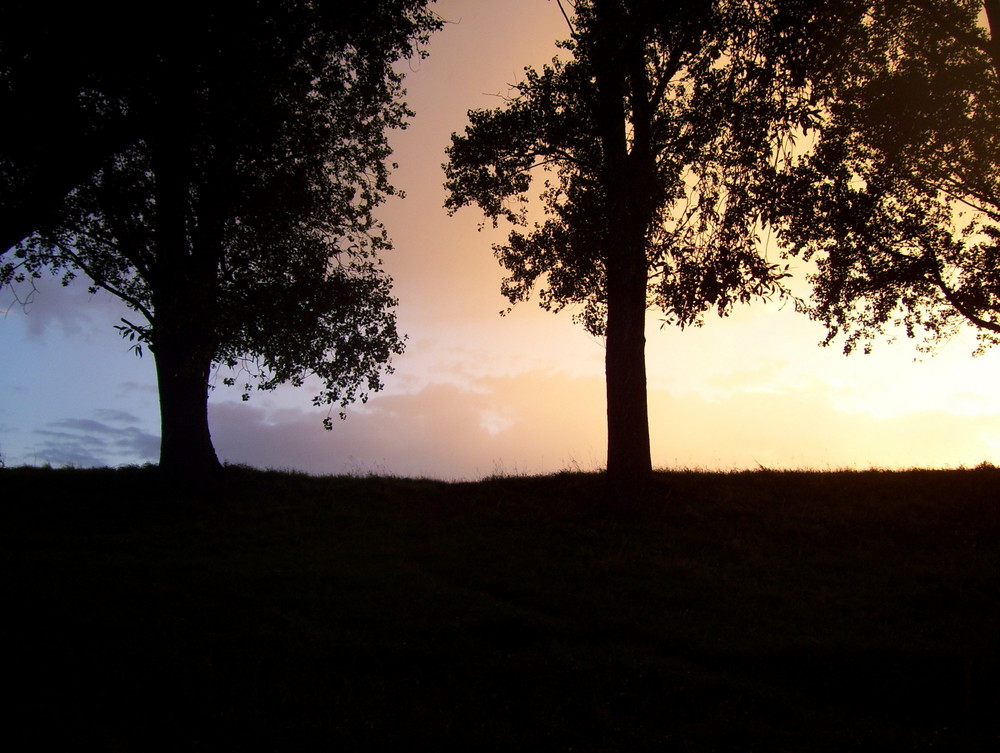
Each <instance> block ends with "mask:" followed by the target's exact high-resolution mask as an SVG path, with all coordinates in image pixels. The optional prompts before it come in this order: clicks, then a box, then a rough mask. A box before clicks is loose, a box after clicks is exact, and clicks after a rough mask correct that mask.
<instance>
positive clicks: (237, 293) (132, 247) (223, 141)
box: [0, 0, 438, 407]
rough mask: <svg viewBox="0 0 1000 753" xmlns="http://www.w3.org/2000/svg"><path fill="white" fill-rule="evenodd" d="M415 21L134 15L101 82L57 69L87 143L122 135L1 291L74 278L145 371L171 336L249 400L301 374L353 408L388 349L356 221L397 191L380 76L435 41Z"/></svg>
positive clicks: (416, 9) (214, 12) (269, 7)
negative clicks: (106, 134) (99, 295)
mask: <svg viewBox="0 0 1000 753" xmlns="http://www.w3.org/2000/svg"><path fill="white" fill-rule="evenodd" d="M425 4H426V0H389V1H387V2H380V3H375V4H369V5H365V6H364V7H361V5H360V4H348V3H339V2H334V3H324V2H319V3H313V2H304V1H303V2H292V3H288V2H270V1H267V0H262V1H261V2H256V3H251V4H248V5H246V6H245V7H242V8H241V9H240V11H239V13H233V12H231V10H229V9H227V8H224V7H223V6H222V5H221V4H217V3H213V2H207V3H204V2H203V3H198V4H197V5H194V4H192V5H190V6H185V7H183V8H178V7H177V6H176V5H175V4H166V3H163V4H155V5H153V6H152V7H151V8H149V9H148V12H149V13H150V14H152V15H151V17H150V19H149V21H148V28H149V33H148V34H144V35H143V45H142V48H141V49H136V48H135V46H134V45H131V44H129V43H127V42H125V43H123V45H122V46H121V47H120V48H118V51H119V52H121V53H122V54H123V55H125V56H126V57H125V59H124V60H119V61H117V62H118V65H117V67H116V68H115V69H114V70H110V71H106V70H98V71H96V72H94V73H93V74H92V75H90V76H89V78H87V79H86V80H84V81H82V82H80V81H78V80H76V79H74V78H73V72H72V71H70V70H67V71H64V72H63V73H64V75H65V79H66V81H68V82H69V84H70V85H72V86H73V96H74V98H75V101H76V107H77V109H78V110H79V111H80V113H82V114H80V115H78V119H82V120H84V121H85V127H86V128H90V129H91V130H99V129H100V128H103V127H105V126H106V124H107V123H108V122H128V123H129V124H130V130H129V133H130V135H131V136H132V137H131V138H129V139H128V140H127V143H125V144H124V145H123V146H122V147H121V148H115V149H110V150H108V151H107V152H105V153H103V154H102V155H101V159H100V160H99V162H98V164H97V166H96V169H94V170H93V171H92V172H89V173H87V174H86V175H84V176H83V179H82V180H81V181H80V182H79V183H77V184H75V185H74V187H73V189H72V191H71V192H70V193H69V195H68V196H67V197H66V198H65V201H63V202H62V203H61V204H60V205H59V206H58V207H57V209H58V212H57V216H56V218H55V220H54V221H52V222H49V223H47V224H45V225H44V226H41V227H36V228H34V229H35V230H36V231H37V232H35V233H34V234H33V235H31V236H30V237H29V238H28V239H27V240H26V241H24V242H23V243H21V244H20V245H19V246H17V247H16V248H15V249H14V250H13V252H12V253H11V254H10V256H9V258H8V259H7V260H5V261H4V263H3V265H2V267H0V283H5V284H6V283H12V282H16V281H25V280H30V278H32V277H37V276H38V275H40V274H42V273H43V271H51V272H57V273H59V274H61V275H62V279H63V282H64V283H68V282H69V281H71V280H72V279H73V278H74V276H75V275H76V274H78V273H79V272H82V273H84V274H85V275H86V276H87V277H89V278H90V280H91V285H92V289H97V288H102V289H105V290H107V291H110V292H111V293H113V294H114V295H116V296H118V297H119V298H121V299H122V300H123V301H124V302H125V303H126V304H127V305H128V306H129V307H130V308H132V309H133V310H134V311H136V312H138V314H139V315H140V316H141V319H140V320H138V321H123V324H122V326H121V327H119V330H120V332H121V334H122V335H123V336H124V337H126V338H128V339H129V340H130V341H131V342H133V345H134V346H140V347H141V345H144V344H148V345H149V346H150V347H151V348H152V350H153V351H154V353H155V354H157V355H158V356H159V355H160V352H159V350H158V349H162V348H163V347H165V343H166V339H167V337H168V335H169V337H170V338H172V339H173V340H177V339H179V337H180V336H181V335H183V336H184V337H187V338H188V339H189V341H190V343H191V346H190V347H191V348H192V349H195V350H197V349H200V350H204V351H205V352H206V353H207V355H208V357H209V358H210V359H211V361H213V362H215V363H217V364H224V365H227V366H230V367H238V368H240V369H241V372H242V373H241V376H243V375H245V376H246V377H247V379H248V380H249V381H250V382H254V383H255V384H256V386H257V387H258V388H260V389H273V388H274V387H276V386H277V385H279V384H282V383H291V384H294V385H301V384H302V383H303V381H304V379H305V378H306V377H307V376H309V375H316V376H318V377H319V378H320V379H321V381H322V383H323V387H322V389H321V392H320V394H319V395H318V396H317V397H316V398H315V402H316V403H318V404H326V405H338V406H341V407H343V406H346V405H347V404H348V403H349V402H351V401H353V400H355V399H358V398H361V399H364V397H365V395H366V394H367V393H368V392H369V391H372V390H377V389H379V387H380V386H381V374H382V373H383V372H384V369H385V368H386V367H387V364H388V362H389V360H390V357H391V356H392V355H393V354H398V353H400V352H401V351H402V344H403V343H402V338H401V337H400V335H399V334H398V332H397V330H396V322H395V316H394V314H393V311H392V308H393V306H394V305H395V300H394V298H393V297H392V295H391V280H390V278H389V277H388V276H387V275H386V274H385V272H384V271H383V270H382V269H381V267H380V261H379V257H380V254H381V253H382V252H385V251H387V250H389V249H390V248H391V244H390V241H389V239H388V237H387V235H386V233H385V231H384V229H383V228H382V226H381V225H380V224H379V223H378V222H377V220H376V219H375V217H374V214H373V213H374V210H375V209H376V208H377V207H378V205H379V204H380V203H382V202H383V201H384V199H385V198H386V197H387V196H389V195H392V194H394V193H396V191H395V189H394V188H393V186H392V185H391V183H390V182H389V169H390V165H389V164H388V158H389V156H390V150H389V147H388V145H387V143H386V132H387V131H388V130H389V129H394V128H401V127H404V126H405V122H406V120H407V118H408V117H409V116H410V115H412V113H411V112H410V111H409V110H408V109H407V107H406V105H405V104H404V103H403V101H402V98H401V95H402V93H403V91H402V87H401V79H402V76H401V74H399V73H398V72H396V71H395V70H394V69H393V68H392V65H393V63H394V62H395V61H396V60H397V59H399V58H400V57H401V56H407V55H411V54H414V53H415V52H416V51H417V47H416V45H417V44H419V43H420V42H421V41H425V40H426V36H427V34H428V33H429V32H430V31H431V30H432V29H434V28H436V26H437V23H438V22H437V20H436V18H435V17H434V16H433V15H432V14H431V13H429V12H428V11H426V10H425V8H424V6H425ZM182 11H183V12H182ZM57 21H58V20H57ZM120 36H121V37H124V38H125V39H126V40H127V38H128V37H129V36H130V35H129V34H123V35H120ZM29 52H30V53H31V55H35V56H37V55H42V54H44V50H37V49H36V50H30V51H29ZM29 58H30V55H27V56H22V58H16V59H13V60H12V61H10V62H9V64H8V65H5V67H4V68H3V70H2V75H4V76H5V77H7V76H8V73H9V72H10V71H13V73H10V76H11V77H14V73H16V72H17V71H18V70H19V68H18V67H17V66H18V65H21V67H22V68H23V67H24V66H26V65H27V62H25V61H28V59H29ZM11 80H14V79H13V78H11ZM12 86H13V84H12ZM7 146H8V147H10V151H11V152H14V151H16V149H17V148H18V145H17V144H13V145H7ZM5 150H6V147H5ZM10 164H11V165H13V167H11V168H10V169H11V171H14V168H15V167H18V165H16V164H15V161H14V160H11V161H10ZM22 167H23V166H22ZM30 167H31V166H30V165H29V166H28V167H26V168H24V169H23V170H22V172H30ZM143 320H144V321H143ZM168 328H169V329H170V330H171V331H170V332H169V333H167V329H168ZM177 330H182V331H183V332H181V333H180V334H179V333H178V331H177ZM140 352H141V351H140ZM248 386H249V385H248Z"/></svg>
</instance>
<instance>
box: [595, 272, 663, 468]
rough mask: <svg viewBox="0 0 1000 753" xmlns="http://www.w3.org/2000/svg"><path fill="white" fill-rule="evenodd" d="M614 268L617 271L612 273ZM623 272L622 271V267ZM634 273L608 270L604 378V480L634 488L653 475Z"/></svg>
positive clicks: (641, 291)
mask: <svg viewBox="0 0 1000 753" xmlns="http://www.w3.org/2000/svg"><path fill="white" fill-rule="evenodd" d="M616 267H617V269H616ZM623 267H624V268H623ZM644 272H645V267H642V268H640V269H638V270H636V269H634V265H633V268H632V269H629V268H627V267H626V266H625V265H619V264H612V265H610V266H609V269H608V321H607V329H606V333H605V334H606V353H605V377H606V390H607V400H608V476H609V477H610V478H612V479H613V480H615V481H616V482H620V483H622V484H634V483H638V482H639V481H641V480H643V479H645V478H647V477H648V476H649V475H650V474H651V473H652V458H651V454H650V448H649V413H648V407H647V401H646V335H645V325H646V278H645V274H644Z"/></svg>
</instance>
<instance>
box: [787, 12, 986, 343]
mask: <svg viewBox="0 0 1000 753" xmlns="http://www.w3.org/2000/svg"><path fill="white" fill-rule="evenodd" d="M839 12H840V14H841V19H840V23H839V29H840V33H841V35H842V38H843V49H844V51H845V52H844V54H841V55H829V56H826V57H822V58H817V61H816V62H818V63H821V64H820V65H816V66H815V67H814V68H812V69H811V70H810V74H809V75H810V76H811V77H812V79H813V81H814V90H813V97H814V99H815V101H816V102H817V105H818V107H819V109H820V111H821V113H822V117H821V118H820V119H819V120H818V121H817V123H816V124H815V125H816V126H817V127H818V130H817V131H816V134H817V135H816V137H815V143H814V144H811V148H810V149H809V150H808V151H807V152H806V153H805V154H802V155H799V156H797V157H795V158H794V159H792V160H790V161H789V163H788V166H787V169H786V170H784V171H783V172H782V173H781V175H780V177H779V180H778V184H777V189H776V191H775V214H776V217H775V218H774V219H775V222H776V224H777V226H778V227H779V228H780V231H781V238H782V240H783V241H784V242H785V244H787V246H788V248H789V249H790V252H791V253H792V254H794V255H799V256H802V257H804V258H805V259H807V260H811V261H813V262H815V264H816V273H815V274H814V275H813V278H812V279H813V283H814V296H813V301H812V305H811V312H812V313H813V315H814V316H815V317H817V318H818V319H820V320H822V321H823V322H825V323H826V325H827V327H828V330H829V337H828V340H827V341H828V342H830V341H832V340H833V339H834V338H837V337H838V336H843V338H844V343H845V350H846V351H848V352H850V351H851V350H853V349H854V348H856V347H858V346H861V347H863V348H865V349H869V348H870V347H871V344H872V342H873V340H874V339H875V338H876V337H877V336H878V335H879V334H881V333H889V332H891V330H892V329H893V328H895V327H896V326H902V327H903V328H905V331H906V332H907V334H908V335H909V336H911V337H920V338H922V339H923V345H924V347H933V345H934V344H936V343H938V342H940V341H941V340H942V339H944V338H947V337H949V336H951V335H952V334H954V333H955V332H956V330H957V329H958V327H959V326H960V325H961V324H962V323H963V322H971V323H972V324H973V325H975V327H977V328H978V332H979V335H980V340H981V344H982V345H983V346H984V347H985V346H988V345H991V344H994V343H996V342H997V340H998V338H1000V40H998V39H997V36H996V31H997V24H998V23H1000V3H998V2H997V1H996V0H987V1H986V2H981V1H980V0H909V1H907V2H902V1H901V0H867V1H861V0H859V1H858V2H853V3H846V2H845V3H841V4H840V9H839Z"/></svg>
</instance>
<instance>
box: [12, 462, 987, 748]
mask: <svg viewBox="0 0 1000 753" xmlns="http://www.w3.org/2000/svg"><path fill="white" fill-rule="evenodd" d="M998 499H1000V470H996V469H992V468H985V467H984V468H980V469H973V470H961V471H907V472H879V471H868V472H823V473H812V472H777V471H767V470H761V471H755V472H741V473H730V474H725V473H700V472H673V473H660V474H657V476H656V478H655V479H654V480H653V482H652V483H650V484H649V486H648V487H647V488H645V489H643V490H642V491H641V492H640V493H638V494H636V495H635V496H633V497H630V498H627V499H624V498H619V497H617V496H616V495H615V494H614V492H613V490H610V489H609V488H608V487H607V486H606V485H605V483H604V481H603V479H602V477H601V476H599V475H593V474H568V473H567V474H561V475H557V476H548V477H538V478H528V477H518V478H493V479H488V480H486V481H482V482H478V483H460V484H446V483H439V482H433V481H419V480H406V479H392V478H351V477H347V478H310V477H306V476H300V475H295V474H287V473H277V472H266V473H265V472H257V471H251V470H248V469H242V468H229V469H227V470H226V477H225V478H224V479H223V480H222V481H220V482H218V483H216V484H214V485H211V486H208V487H204V488H199V489H196V490H195V489H177V488H174V489H171V488H170V487H169V486H167V485H164V484H163V483H161V481H160V479H159V477H158V475H157V472H156V469H153V468H147V469H122V470H116V471H113V470H99V471H93V470H92V471H83V470H52V469H28V468H15V469H11V468H8V469H4V470H2V471H0V539H2V547H0V552H2V561H0V573H2V574H0V582H2V592H0V595H2V598H3V602H2V603H3V604H4V612H5V616H4V617H3V618H2V620H0V639H2V641H3V646H4V647H5V648H6V652H5V653H6V658H5V660H4V670H3V675H2V676H3V678H4V684H5V686H6V687H7V688H8V689H12V690H13V691H14V693H13V698H12V699H11V698H9V699H8V701H6V702H5V705H4V716H5V717H6V719H5V720H4V725H3V729H4V737H5V739H7V740H9V741H10V744H9V745H8V746H6V747H7V748H8V749H10V750H36V749H37V750H42V749H47V748H53V747H54V746H56V745H66V744H72V746H73V747H74V748H87V747H91V748H96V749H99V750H108V751H161V750H162V751H175V750H176V751H182V750H183V751H224V750H233V751H236V750H274V751H311V750H324V751H328V750H343V751H367V750H407V751H409V750H424V749H426V750H432V749H433V750H437V751H441V750H462V751H465V750H477V751H481V750H496V751H515V750H524V749H529V748H530V749H542V750H553V751H556V750H565V751H569V750H573V751H646V750H649V751H653V750H656V751H674V750H676V751H741V752H746V751H838V752H839V751H880V752H881V751H887V750H909V751H918V750H932V751H942V750H943V751H963V752H965V751H996V750H1000V713H998V711H1000V640H998V638H997V636H998V635H1000V502H998Z"/></svg>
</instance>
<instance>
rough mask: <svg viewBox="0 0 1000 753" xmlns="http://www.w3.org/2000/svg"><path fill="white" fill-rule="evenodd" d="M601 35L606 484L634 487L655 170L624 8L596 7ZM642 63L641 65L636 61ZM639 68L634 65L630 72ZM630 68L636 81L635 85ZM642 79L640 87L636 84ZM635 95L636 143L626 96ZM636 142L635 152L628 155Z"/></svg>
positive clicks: (638, 51)
mask: <svg viewBox="0 0 1000 753" xmlns="http://www.w3.org/2000/svg"><path fill="white" fill-rule="evenodd" d="M595 8H596V10H597V12H598V13H597V15H598V17H599V18H600V19H601V23H602V33H600V34H598V36H597V38H596V40H595V49H594V59H595V74H596V77H597V105H598V106H597V130H598V133H599V135H600V139H601V148H602V152H603V163H604V164H603V167H602V175H601V182H602V184H603V188H604V191H605V194H606V196H607V202H608V204H607V207H606V213H605V218H604V221H605V225H606V230H605V237H604V243H605V244H606V247H605V252H604V264H605V274H606V281H605V282H606V285H607V288H606V291H605V292H606V295H607V301H606V302H607V323H606V329H605V336H606V348H607V350H606V354H605V378H606V389H607V400H608V471H607V472H608V476H609V478H611V479H612V480H613V481H614V482H615V483H616V484H618V485H619V486H624V487H629V486H634V485H635V484H637V483H639V482H640V481H642V480H643V479H645V478H647V477H648V476H649V475H650V474H651V473H652V459H651V456H650V449H649V415H648V410H647V404H646V333H645V329H646V275H647V269H646V266H647V263H646V230H647V226H648V225H649V222H650V208H649V204H650V201H651V195H650V192H651V188H650V186H651V181H650V177H651V175H652V174H653V172H654V171H655V164H654V162H653V160H652V158H651V155H650V151H649V144H648V137H649V122H648V121H649V118H650V114H649V112H648V109H649V108H648V106H647V105H648V102H646V99H645V98H646V89H647V88H648V86H647V82H646V81H645V79H644V65H645V64H644V59H643V50H644V48H643V46H642V41H641V39H639V38H632V37H630V33H634V31H635V30H634V29H631V30H630V31H627V30H626V29H627V28H629V27H628V24H626V18H625V16H624V15H623V9H622V6H621V5H620V4H619V3H618V2H617V1H616V0H596V4H595ZM636 56H638V62H637V63H634V61H633V60H632V58H635V57H636ZM633 63H634V64H633ZM630 65H632V67H634V68H635V69H636V70H637V71H638V74H635V75H632V76H631V77H630V75H629V73H628V69H629V67H630ZM640 78H641V80H639V79H640ZM630 91H631V95H632V96H631V102H632V105H633V107H632V110H633V112H632V122H631V126H632V128H631V131H632V137H631V139H630V137H629V130H630V129H629V127H628V126H629V124H630V120H629V113H628V112H627V111H626V107H625V102H626V98H627V97H626V95H627V94H628V93H629V92H630ZM630 141H631V149H630Z"/></svg>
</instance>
